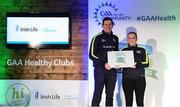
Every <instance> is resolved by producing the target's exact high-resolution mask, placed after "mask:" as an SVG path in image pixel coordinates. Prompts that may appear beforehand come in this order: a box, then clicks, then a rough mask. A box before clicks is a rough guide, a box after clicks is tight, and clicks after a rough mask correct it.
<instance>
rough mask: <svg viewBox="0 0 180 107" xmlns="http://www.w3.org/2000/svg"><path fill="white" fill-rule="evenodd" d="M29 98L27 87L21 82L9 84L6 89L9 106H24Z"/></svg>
mask: <svg viewBox="0 0 180 107" xmlns="http://www.w3.org/2000/svg"><path fill="white" fill-rule="evenodd" d="M30 98H31V94H30V91H29V88H28V87H27V86H26V85H24V84H21V83H15V84H13V85H11V86H10V87H9V88H8V89H7V91H6V101H7V103H8V105H9V106H26V105H28V104H29V102H30Z"/></svg>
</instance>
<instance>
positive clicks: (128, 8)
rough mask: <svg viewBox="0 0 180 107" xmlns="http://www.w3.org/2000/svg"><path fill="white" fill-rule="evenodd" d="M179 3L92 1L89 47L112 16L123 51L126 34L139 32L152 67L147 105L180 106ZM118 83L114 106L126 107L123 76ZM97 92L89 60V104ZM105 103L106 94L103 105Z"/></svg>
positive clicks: (170, 0)
mask: <svg viewBox="0 0 180 107" xmlns="http://www.w3.org/2000/svg"><path fill="white" fill-rule="evenodd" d="M179 4H180V1H179V0H151V1H139V0H133V1H127V0H111V1H109V0H89V12H88V13H89V14H88V15H89V46H90V42H91V40H92V37H93V36H94V35H95V34H97V33H98V32H100V31H101V30H102V27H101V22H102V18H103V17H105V16H108V17H112V18H113V19H114V22H115V26H114V28H113V32H114V34H116V35H117V36H118V37H119V41H120V45H119V46H120V48H122V43H126V33H127V32H129V31H136V32H137V34H138V44H139V45H140V46H143V47H145V48H146V49H147V51H148V54H149V58H150V67H149V68H148V69H146V75H147V76H146V78H147V79H146V82H147V86H146V93H145V106H150V107H151V106H154V107H156V106H163V107H164V106H167V107H169V106H175V107H178V106H180V103H179V100H178V99H179V96H180V91H179V90H180V85H179V84H178V81H180V79H179V75H180V72H179V62H180V56H179V54H180V50H179V48H180V45H179V44H178V43H179V42H180V19H179V18H180V13H179V12H178V11H179V10H180V6H179ZM118 80H119V81H118V82H117V84H116V90H115V93H114V99H115V101H114V103H115V105H125V101H124V95H123V91H122V89H121V74H118ZM93 90H94V77H93V66H92V61H91V60H89V105H90V104H91V100H92V95H93ZM118 91H120V93H118ZM104 101H105V95H104V94H103V98H102V102H101V105H104ZM134 102H135V99H134ZM134 105H135V103H134Z"/></svg>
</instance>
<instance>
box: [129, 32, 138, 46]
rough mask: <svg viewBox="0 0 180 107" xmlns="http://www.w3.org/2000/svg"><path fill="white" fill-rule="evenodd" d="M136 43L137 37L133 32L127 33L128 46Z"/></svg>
mask: <svg viewBox="0 0 180 107" xmlns="http://www.w3.org/2000/svg"><path fill="white" fill-rule="evenodd" d="M136 43H137V38H136V35H135V34H128V44H129V45H130V46H135V45H136Z"/></svg>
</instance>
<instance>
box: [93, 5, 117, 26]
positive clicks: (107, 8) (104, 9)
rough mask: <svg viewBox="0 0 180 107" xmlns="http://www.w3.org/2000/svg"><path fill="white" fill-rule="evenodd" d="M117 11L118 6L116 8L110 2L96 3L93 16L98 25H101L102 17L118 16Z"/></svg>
mask: <svg viewBox="0 0 180 107" xmlns="http://www.w3.org/2000/svg"><path fill="white" fill-rule="evenodd" d="M117 11H118V8H116V6H115V5H113V4H112V3H107V2H106V3H102V4H101V5H98V7H97V8H95V12H94V15H95V16H94V18H95V19H96V22H97V23H98V25H101V22H102V19H103V18H104V17H111V18H113V17H114V18H116V17H118V13H117Z"/></svg>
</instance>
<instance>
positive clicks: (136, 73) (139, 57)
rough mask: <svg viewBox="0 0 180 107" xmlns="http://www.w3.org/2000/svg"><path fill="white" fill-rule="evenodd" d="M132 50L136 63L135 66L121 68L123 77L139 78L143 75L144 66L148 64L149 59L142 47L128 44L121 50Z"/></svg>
mask: <svg viewBox="0 0 180 107" xmlns="http://www.w3.org/2000/svg"><path fill="white" fill-rule="evenodd" d="M127 50H132V51H133V53H134V61H135V63H136V65H135V66H136V68H123V78H130V79H135V78H140V77H144V76H145V69H144V68H145V67H148V66H149V59H148V55H147V52H146V50H145V49H144V48H141V47H138V46H137V45H136V46H133V47H130V46H128V47H127V48H124V49H123V50H122V51H127Z"/></svg>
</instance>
